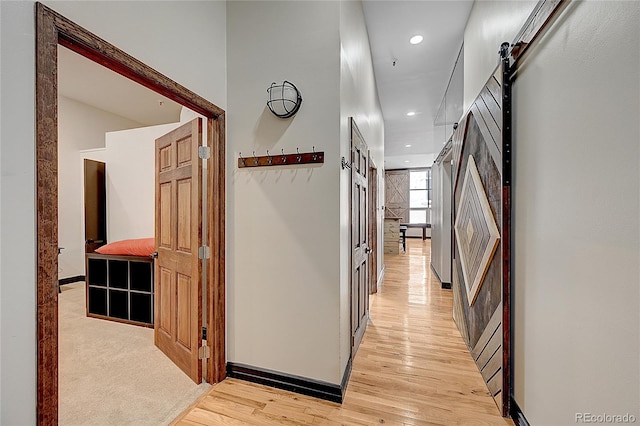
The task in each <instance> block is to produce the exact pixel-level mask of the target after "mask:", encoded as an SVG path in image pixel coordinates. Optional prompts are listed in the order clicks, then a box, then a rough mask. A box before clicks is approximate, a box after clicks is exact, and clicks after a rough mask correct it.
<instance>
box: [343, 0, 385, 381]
mask: <svg viewBox="0 0 640 426" xmlns="http://www.w3.org/2000/svg"><path fill="white" fill-rule="evenodd" d="M349 117H353V118H354V119H355V122H356V125H357V126H358V129H359V130H360V133H362V136H363V138H364V140H365V142H366V143H367V146H368V148H369V151H370V154H371V158H372V160H373V162H374V163H375V165H376V167H377V168H378V205H377V206H376V207H377V209H378V223H377V227H378V273H379V274H380V273H381V271H382V268H383V266H384V247H383V246H384V243H383V236H384V235H383V234H384V232H383V229H382V227H383V223H384V211H382V206H383V204H384V169H383V167H384V122H383V119H382V110H381V108H380V101H379V99H378V91H377V88H376V82H375V76H374V74H373V63H372V60H371V49H370V46H369V35H368V33H367V27H366V25H365V21H364V13H363V11H362V3H361V2H356V1H342V2H340V124H339V125H340V156H341V157H342V156H344V157H345V158H347V159H349V158H351V154H350V152H351V139H350V137H351V130H350V128H349ZM337 163H338V161H337V160H336V164H337ZM350 186H351V173H350V170H349V169H346V170H342V171H340V367H341V371H344V368H345V367H346V364H347V362H348V360H349V357H350V353H351V317H350V308H351V302H350V291H349V289H350V284H349V283H350V275H351V257H350V254H351V253H350V250H351V248H350V243H349V240H350V237H351V225H350V219H351V211H350V189H351V188H350Z"/></svg>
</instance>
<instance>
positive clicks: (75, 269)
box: [58, 96, 141, 278]
mask: <svg viewBox="0 0 640 426" xmlns="http://www.w3.org/2000/svg"><path fill="white" fill-rule="evenodd" d="M138 126H141V124H140V123H137V122H135V121H132V120H129V119H127V118H124V117H120V116H118V115H115V114H112V113H109V112H106V111H103V110H100V109H97V108H94V107H92V106H89V105H87V104H83V103H81V102H78V101H75V100H73V99H69V98H66V97H64V96H59V97H58V246H60V247H64V250H63V251H62V253H61V254H60V256H59V257H58V261H59V268H58V274H59V275H58V276H59V278H68V277H74V276H78V275H84V204H83V195H84V168H83V162H82V158H81V156H80V151H81V150H86V149H92V148H101V147H104V146H105V137H104V134H105V132H108V131H112V130H116V129H126V128H131V127H138Z"/></svg>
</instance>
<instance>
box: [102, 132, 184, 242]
mask: <svg viewBox="0 0 640 426" xmlns="http://www.w3.org/2000/svg"><path fill="white" fill-rule="evenodd" d="M179 125H180V123H171V124H162V125H159V126H149V127H141V128H139V129H131V130H123V131H120V132H110V133H107V135H106V144H107V147H106V162H107V167H106V175H107V178H106V181H107V182H106V184H107V241H108V242H110V243H112V242H114V241H119V240H128V239H132V238H151V237H153V236H154V235H155V227H154V223H155V140H156V139H157V138H159V137H160V136H162V135H164V134H167V133H169V132H170V131H171V130H173V129H175V128H176V127H178V126H179Z"/></svg>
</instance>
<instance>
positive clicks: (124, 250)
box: [96, 238, 156, 256]
mask: <svg viewBox="0 0 640 426" xmlns="http://www.w3.org/2000/svg"><path fill="white" fill-rule="evenodd" d="M155 251H156V243H155V238H138V239H135V240H122V241H115V242H113V243H109V244H106V245H104V246H102V247H100V248H98V249H96V253H100V254H117V255H121V256H151V255H152V254H153V253H154V252H155Z"/></svg>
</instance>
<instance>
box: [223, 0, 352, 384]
mask: <svg viewBox="0 0 640 426" xmlns="http://www.w3.org/2000/svg"><path fill="white" fill-rule="evenodd" d="M227 23H228V25H227V27H228V34H227V37H228V39H227V40H228V49H227V53H228V55H227V65H228V84H229V86H228V95H229V100H228V117H227V143H228V151H227V157H228V161H227V167H228V169H227V173H228V204H227V212H228V217H227V223H228V228H227V231H228V232H227V240H228V253H227V287H228V292H227V307H228V313H227V318H228V346H227V351H228V352H227V356H228V360H229V361H232V362H238V363H244V364H249V365H252V366H256V367H260V368H267V369H271V370H275V371H280V372H283V373H288V374H295V375H299V376H303V377H307V378H313V379H318V380H323V381H326V382H330V383H340V378H341V377H340V374H341V371H340V366H339V318H340V312H339V288H340V287H339V286H340V253H339V247H340V216H339V215H340V199H339V188H340V132H339V114H340V111H339V101H340V95H339V88H340V82H339V72H340V68H339V67H340V64H339V60H340V56H339V55H340V51H339V48H340V45H339V38H338V30H339V4H338V3H336V2H324V1H320V2H314V1H310V2H288V1H282V2H277V1H276V2H269V1H257V2H230V3H228V4H227ZM284 79H286V80H289V81H291V82H292V83H294V84H295V85H296V86H297V87H298V89H299V90H300V91H301V93H302V98H303V101H302V107H301V108H300V111H299V112H298V113H297V115H296V116H294V117H293V118H290V119H286V120H282V119H279V118H276V117H275V116H274V115H272V114H271V112H270V111H269V110H268V108H267V106H266V100H267V92H266V89H267V87H269V85H270V84H271V83H272V82H282V81H283V80H284ZM312 146H315V149H316V150H317V151H324V152H325V163H324V164H322V165H321V166H306V165H304V166H280V167H271V168H245V169H238V168H237V158H238V154H239V152H242V155H243V156H251V155H252V152H253V151H255V152H256V155H265V154H266V150H267V149H268V150H269V151H270V152H271V153H279V152H281V150H282V149H283V150H284V152H285V153H292V152H296V148H297V147H299V148H300V152H304V151H311V148H312Z"/></svg>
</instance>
